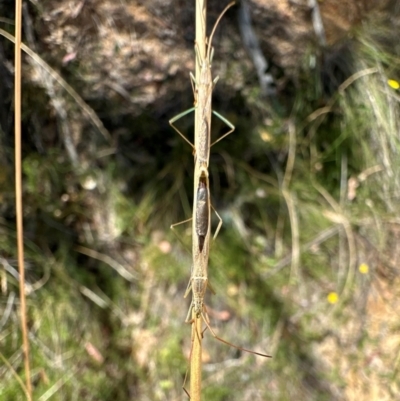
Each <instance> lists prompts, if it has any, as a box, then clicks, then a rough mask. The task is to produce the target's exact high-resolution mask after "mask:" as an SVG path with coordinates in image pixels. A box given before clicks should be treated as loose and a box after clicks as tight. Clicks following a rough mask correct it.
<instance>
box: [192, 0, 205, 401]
mask: <svg viewBox="0 0 400 401" xmlns="http://www.w3.org/2000/svg"><path fill="white" fill-rule="evenodd" d="M195 1H196V52H198V54H197V57H196V56H195V60H196V82H199V81H200V69H201V66H200V60H204V58H205V55H206V21H207V0H195ZM198 113H203V110H200V108H199V107H196V109H195V116H194V118H195V120H194V121H195V136H196V135H199V133H200V132H199V129H200V127H197V126H196V121H199V120H200V119H199V117H200V116H199V115H198ZM195 143H196V142H195ZM192 321H193V323H192V341H193V345H192V355H191V358H190V397H191V400H193V401H200V399H201V371H202V358H201V355H202V331H201V329H202V323H201V316H196V313H195V311H194V308H193V310H192Z"/></svg>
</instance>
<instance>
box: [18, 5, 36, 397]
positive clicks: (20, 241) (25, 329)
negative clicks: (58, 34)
mask: <svg viewBox="0 0 400 401" xmlns="http://www.w3.org/2000/svg"><path fill="white" fill-rule="evenodd" d="M21 26H22V0H16V2H15V81H14V89H15V93H14V96H15V101H14V107H15V109H14V113H15V114H14V115H15V207H16V214H17V247H18V269H19V294H20V302H21V306H20V315H21V316H20V318H21V330H22V341H23V351H24V362H25V378H26V397H27V400H28V401H31V400H32V384H31V373H30V367H29V340H28V327H27V323H26V299H25V267H24V239H23V234H24V232H23V221H22V168H21Z"/></svg>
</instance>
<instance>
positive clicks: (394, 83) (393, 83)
mask: <svg viewBox="0 0 400 401" xmlns="http://www.w3.org/2000/svg"><path fill="white" fill-rule="evenodd" d="M387 83H388V85H389V86H390V87H391V88H393V89H396V90H397V89H399V88H400V84H399V83H398V82H397V81H395V80H394V79H388V80H387Z"/></svg>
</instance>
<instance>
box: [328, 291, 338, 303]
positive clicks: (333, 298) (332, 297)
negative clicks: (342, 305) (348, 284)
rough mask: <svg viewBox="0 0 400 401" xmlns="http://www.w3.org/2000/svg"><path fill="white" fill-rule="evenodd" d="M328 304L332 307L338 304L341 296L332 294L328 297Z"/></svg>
mask: <svg viewBox="0 0 400 401" xmlns="http://www.w3.org/2000/svg"><path fill="white" fill-rule="evenodd" d="M326 299H327V300H328V302H329V303H330V304H332V305H334V304H336V303H337V301H338V300H339V296H338V294H337V293H336V292H330V293H329V294H328V296H327V297H326Z"/></svg>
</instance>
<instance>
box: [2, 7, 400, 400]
mask: <svg viewBox="0 0 400 401" xmlns="http://www.w3.org/2000/svg"><path fill="white" fill-rule="evenodd" d="M249 3H250V5H251V13H252V19H253V25H254V26H253V28H254V30H255V32H256V34H257V36H258V38H259V40H260V43H261V48H262V50H263V52H264V54H265V56H266V57H267V59H268V61H269V62H270V69H269V71H270V72H271V73H272V74H273V75H274V78H275V79H276V86H277V94H276V95H275V96H273V97H272V98H268V99H265V98H262V97H261V96H259V92H258V91H259V88H258V82H257V79H256V74H255V72H254V68H253V65H252V63H251V60H250V58H249V57H248V54H247V52H246V50H245V49H244V48H243V45H242V42H241V38H240V35H239V33H238V32H239V31H238V27H237V18H236V15H235V10H231V11H230V12H229V13H228V14H227V16H226V17H224V18H223V20H222V21H221V24H220V26H219V28H218V31H217V34H216V36H215V41H214V46H215V56H214V63H213V73H214V75H220V77H221V78H220V81H219V82H218V84H217V85H216V88H215V91H214V108H215V109H217V110H218V111H219V112H221V113H222V114H223V115H225V116H227V117H228V118H229V119H230V120H231V121H232V123H233V124H235V125H236V126H237V130H236V132H235V133H234V134H233V135H234V137H233V135H232V137H229V138H228V139H227V140H226V141H224V142H221V143H220V144H218V145H216V147H215V148H216V149H214V148H213V151H212V157H211V176H212V188H211V189H212V193H213V197H214V204H215V205H216V207H217V208H218V210H219V211H220V213H221V214H222V217H223V218H224V228H223V230H222V232H221V234H220V236H219V238H218V239H217V241H216V242H215V244H214V246H213V251H212V252H213V254H212V256H211V264H210V276H211V280H212V283H213V285H214V286H215V287H216V289H217V295H216V296H213V297H211V296H210V297H209V298H208V299H207V303H208V304H209V305H210V308H209V313H210V317H211V319H212V321H213V325H214V326H216V328H217V331H218V333H219V334H220V335H221V336H222V337H224V338H226V339H227V340H229V341H232V342H234V343H238V344H242V345H244V346H246V347H249V348H252V349H255V350H257V351H260V352H262V351H266V352H271V353H273V355H274V358H273V360H272V361H264V360H260V359H254V358H253V357H252V356H249V355H242V354H240V355H238V354H236V353H235V351H232V350H231V349H227V348H224V346H223V345H222V344H220V343H218V342H216V341H214V340H213V339H212V338H211V336H210V335H209V333H208V332H206V333H205V344H206V348H205V353H204V362H205V363H206V364H207V365H206V367H205V382H204V387H205V391H206V396H205V399H207V400H208V399H209V400H226V399H229V400H231V399H234V400H241V401H242V400H266V399H271V400H293V399H296V400H349V401H352V400H357V401H364V400H365V401H370V400H386V399H387V400H391V399H397V398H398V397H399V394H400V388H399V385H398V383H399V377H398V370H399V363H400V337H399V334H398V323H397V321H398V316H399V313H400V301H399V296H398V295H399V291H398V287H399V278H398V276H399V269H398V261H399V256H400V255H399V251H398V248H397V243H398V240H399V239H400V232H399V223H400V221H399V219H398V217H397V216H398V212H399V209H398V206H397V203H398V202H397V199H398V196H399V190H400V180H399V176H400V174H399V166H398V165H397V164H396V160H398V153H399V149H400V147H399V143H398V139H397V135H398V127H399V123H398V116H399V110H398V109H399V107H398V95H397V93H396V92H393V91H391V92H390V91H389V90H388V87H387V85H386V78H394V79H395V78H398V77H399V73H400V66H399V62H398V55H399V53H400V50H399V49H398V45H397V43H396V39H395V38H394V36H395V35H394V34H393V32H396V28H398V27H399V26H398V23H397V22H396V20H395V18H396V16H397V17H398V13H399V5H398V4H397V2H396V1H373V2H370V1H345V2H344V1H334V0H324V1H322V2H320V3H319V6H320V10H321V15H322V19H323V22H324V27H325V30H326V36H327V42H328V44H329V45H328V46H327V48H326V49H320V48H319V47H318V46H317V45H316V42H317V41H316V38H315V34H314V31H313V27H312V24H311V18H310V10H309V8H308V7H307V6H306V1H272V0H271V1H270V0H254V1H249ZM12 6H13V3H12V2H11V1H9V2H4V4H0V13H1V14H0V16H2V17H4V19H2V20H1V27H2V28H4V29H6V30H8V31H10V32H12V31H13V29H12V24H10V22H9V20H6V19H5V18H12V15H11V13H10V12H9V10H11V8H12ZM224 6H225V4H221V3H220V2H216V1H209V21H210V22H209V27H211V25H212V24H211V21H212V22H213V21H215V19H216V18H217V16H218V14H219V12H220V11H221V10H222V8H223V7H224ZM24 12H25V14H24V21H25V26H24V35H25V36H24V42H25V43H26V44H27V45H28V46H29V47H30V48H31V49H32V50H34V51H35V52H36V53H37V54H39V55H40V56H41V57H42V59H43V60H44V61H45V62H46V63H48V64H49V65H50V66H51V67H52V68H53V69H54V70H55V71H56V72H57V73H58V74H59V75H60V76H61V77H63V79H65V80H66V81H67V82H68V84H70V85H71V86H72V87H73V88H74V89H75V90H76V92H77V93H78V94H79V96H81V97H82V99H84V101H85V102H86V104H87V106H88V107H89V108H90V109H92V110H93V111H94V113H95V114H97V116H98V117H99V118H100V120H101V122H102V123H103V124H104V129H103V130H99V128H98V127H96V124H94V123H93V120H92V119H91V118H90V115H89V114H88V112H85V111H84V110H83V109H82V106H79V105H78V104H77V102H76V99H73V97H71V96H70V95H68V94H67V93H66V91H65V90H64V89H63V88H62V87H61V85H60V82H59V81H57V79H55V78H54V77H52V78H51V77H49V75H48V73H46V72H44V71H43V69H41V68H40V67H38V66H37V64H36V63H35V62H32V60H31V59H30V58H29V57H28V56H25V58H24V67H23V68H24V69H23V79H24V86H23V88H24V115H23V129H24V131H23V135H24V160H23V163H24V182H25V188H24V201H25V224H26V241H27V243H26V246H27V269H28V270H27V280H28V284H29V285H28V300H29V321H30V332H31V341H32V353H33V357H32V366H33V380H34V386H35V394H36V399H40V400H44V399H48V398H46V397H45V395H46V394H47V395H48V393H47V392H48V391H50V390H55V392H54V395H53V396H52V398H51V397H49V399H55V400H56V399H57V400H73V399H79V400H84V401H86V400H107V399H113V400H115V401H117V400H126V399H140V400H165V399H169V400H172V399H185V397H186V395H185V394H184V393H183V392H182V390H181V385H182V382H183V377H184V374H185V370H186V366H187V365H186V357H187V356H188V355H189V352H190V336H189V333H190V328H189V327H186V326H185V325H184V324H183V321H184V318H185V316H186V313H187V308H188V302H187V301H185V300H183V298H182V297H183V294H184V292H185V288H186V284H187V280H188V279H189V267H190V256H189V254H188V253H187V252H186V250H185V247H184V246H181V245H179V241H178V240H177V239H176V238H175V237H174V236H173V235H172V234H171V233H170V232H169V226H170V224H171V223H174V222H176V221H179V220H182V219H184V218H187V216H188V215H189V214H190V209H191V207H190V203H191V193H192V189H191V188H192V187H191V186H192V182H191V177H192V176H191V174H192V172H191V170H192V167H193V166H192V155H191V151H190V149H189V148H188V146H187V145H186V144H185V143H182V142H183V141H182V140H181V139H180V138H178V137H177V135H176V134H175V133H174V132H173V130H172V129H170V128H169V126H168V120H169V119H170V118H172V117H173V116H174V115H176V114H177V113H179V112H181V111H182V110H184V109H186V108H189V107H190V106H191V105H192V104H193V93H192V89H191V86H190V81H189V71H193V69H194V52H193V40H194V2H186V1H182V0H173V1H159V0H146V1H145V2H143V1H128V0H126V1H121V2H115V1H110V0H87V1H84V0H75V1H72V0H68V1H62V2H59V1H55V0H47V1H44V2H36V1H32V2H30V3H28V4H27V7H26V8H25V10H24ZM392 15H393V18H391V17H392ZM386 28H388V29H386ZM376 38H377V39H376ZM375 40H376V41H375ZM379 45H380V46H381V47H379ZM374 46H376V49H377V50H376V52H375V53H373V52H372V50H371V49H373V48H374ZM311 59H315V60H316V65H317V67H315V68H311V67H310V65H311V62H310V60H311ZM368 68H375V70H374V72H371V73H370V74H369V75H366V76H365V77H361V78H359V79H356V80H355V83H354V84H352V85H349V86H348V87H347V86H346V89H344V90H342V91H339V92H338V87H339V85H340V84H342V83H343V82H344V80H345V79H347V78H349V77H351V76H353V74H354V73H356V72H358V71H366V70H367V69H368ZM0 71H1V79H0V93H1V94H2V95H0V100H1V101H2V106H1V112H0V126H1V133H0V134H1V138H0V140H1V149H0V156H1V161H0V163H1V170H0V185H1V187H0V198H1V206H0V211H1V216H0V240H1V241H3V243H4V244H5V245H4V246H3V249H0V255H1V261H0V263H1V264H2V266H3V269H2V270H1V272H2V288H1V291H2V292H1V303H0V308H1V309H3V310H4V314H3V316H6V317H7V319H5V320H4V322H3V321H1V326H0V350H1V353H2V355H4V356H5V358H6V359H7V360H8V361H9V364H10V365H11V366H12V367H13V369H14V370H15V371H16V372H17V374H19V375H22V371H21V366H22V362H21V353H20V349H19V334H18V323H17V303H16V302H14V301H13V299H14V298H13V297H12V295H11V294H13V292H15V287H16V280H15V277H13V275H12V272H13V266H15V255H16V253H15V249H14V245H13V237H14V235H15V230H14V223H13V219H14V214H13V203H12V202H13V195H12V193H13V188H12V178H11V177H12V174H11V173H12V169H13V167H12V157H11V154H12V140H11V135H12V118H11V117H10V116H11V114H10V113H11V110H12V102H11V91H10V89H11V87H12V83H11V82H12V73H13V69H12V48H11V44H10V43H9V42H8V41H7V40H5V39H4V38H2V39H1V40H0ZM320 77H322V78H321V79H320ZM330 78H332V79H330ZM90 109H88V110H89V111H90ZM63 113H64V114H63ZM358 113H359V114H358ZM190 120H191V119H190V118H188V119H187V120H184V121H182V130H183V131H185V132H191V129H192V123H191V122H190ZM293 121H294V123H295V126H296V143H295V145H294V154H295V161H294V168H293V171H292V172H291V180H290V182H289V184H288V187H286V188H285V187H284V186H283V185H282V180H283V178H282V177H283V176H284V175H285V171H287V167H286V166H287V160H288V154H289V155H290V152H291V150H292V151H293V143H291V142H290V140H289V133H288V132H289V131H290V126H291V123H292V122H293ZM214 129H215V132H216V133H217V132H223V130H224V128H223V127H222V126H221V124H220V123H219V122H218V121H216V122H215V127H214ZM215 135H217V134H215ZM189 136H190V134H189ZM343 136H345V138H344V139H343ZM375 166H378V168H375ZM371 168H372V170H369V169H371ZM374 168H375V169H374ZM366 171H367V173H366ZM368 171H370V172H371V171H372V173H368ZM363 174H364V175H363ZM296 224H297V225H298V231H297V232H296ZM329 230H331V231H329ZM327 232H329V233H331V234H329V235H326V236H325V237H324V235H325V234H326V233H327ZM187 233H188V232H187V230H186V229H185V228H182V229H181V230H180V231H178V236H180V237H181V241H183V242H184V243H185V244H187V243H188V242H189V241H190V236H189V235H186V234H187ZM324 233H325V234H324ZM296 252H298V253H296ZM362 263H364V264H367V265H368V266H369V273H368V274H363V273H361V272H360V271H359V269H358V267H359V266H360V265H361V264H362ZM10 272H11V273H10ZM330 292H335V293H338V295H339V302H338V303H337V304H335V305H331V304H329V302H327V295H328V294H329V293H330ZM8 305H11V309H10V308H9V306H8ZM7 311H8V312H7ZM1 363H2V362H0V377H4V378H5V379H4V380H2V381H1V382H0V399H5V400H8V399H10V400H19V399H23V398H21V397H22V396H21V394H22V392H21V391H20V388H19V385H18V383H17V381H16V380H15V377H14V375H13V372H12V369H11V368H10V366H7V365H3V366H2V365H1ZM2 383H6V384H5V387H4V384H2ZM2 386H3V388H2ZM57 386H58V387H57ZM2 397H3V398H2ZM39 397H42V398H39Z"/></svg>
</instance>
